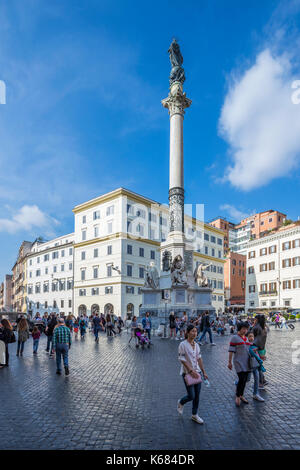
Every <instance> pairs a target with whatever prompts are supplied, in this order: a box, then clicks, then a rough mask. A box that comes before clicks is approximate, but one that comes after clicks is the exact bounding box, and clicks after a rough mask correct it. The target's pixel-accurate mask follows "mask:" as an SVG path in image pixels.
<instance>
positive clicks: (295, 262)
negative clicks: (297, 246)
mask: <svg viewBox="0 0 300 470" xmlns="http://www.w3.org/2000/svg"><path fill="white" fill-rule="evenodd" d="M299 264H300V256H296V257H295V258H293V266H298V265H299Z"/></svg>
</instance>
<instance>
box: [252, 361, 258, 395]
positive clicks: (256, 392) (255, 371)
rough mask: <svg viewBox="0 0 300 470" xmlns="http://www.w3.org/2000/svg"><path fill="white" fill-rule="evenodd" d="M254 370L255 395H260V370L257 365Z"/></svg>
mask: <svg viewBox="0 0 300 470" xmlns="http://www.w3.org/2000/svg"><path fill="white" fill-rule="evenodd" d="M252 372H253V378H254V384H253V395H258V384H259V370H258V367H255V368H254V369H253V371H252Z"/></svg>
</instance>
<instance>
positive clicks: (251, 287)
mask: <svg viewBox="0 0 300 470" xmlns="http://www.w3.org/2000/svg"><path fill="white" fill-rule="evenodd" d="M253 292H255V284H253V285H250V286H249V293H250V294H251V293H253Z"/></svg>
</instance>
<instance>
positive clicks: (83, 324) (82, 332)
mask: <svg viewBox="0 0 300 470" xmlns="http://www.w3.org/2000/svg"><path fill="white" fill-rule="evenodd" d="M86 327H87V323H86V320H85V318H84V316H83V315H81V317H80V320H79V329H80V338H81V339H84V336H85V332H86Z"/></svg>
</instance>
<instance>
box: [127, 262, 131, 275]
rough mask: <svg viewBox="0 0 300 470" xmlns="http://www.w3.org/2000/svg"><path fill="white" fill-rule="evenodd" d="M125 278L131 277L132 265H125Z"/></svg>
mask: <svg viewBox="0 0 300 470" xmlns="http://www.w3.org/2000/svg"><path fill="white" fill-rule="evenodd" d="M127 276H130V277H132V265H131V264H127Z"/></svg>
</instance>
